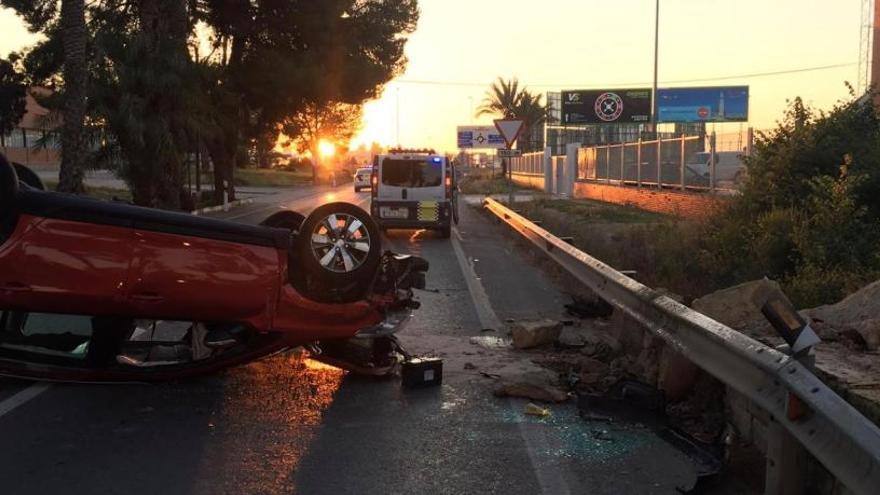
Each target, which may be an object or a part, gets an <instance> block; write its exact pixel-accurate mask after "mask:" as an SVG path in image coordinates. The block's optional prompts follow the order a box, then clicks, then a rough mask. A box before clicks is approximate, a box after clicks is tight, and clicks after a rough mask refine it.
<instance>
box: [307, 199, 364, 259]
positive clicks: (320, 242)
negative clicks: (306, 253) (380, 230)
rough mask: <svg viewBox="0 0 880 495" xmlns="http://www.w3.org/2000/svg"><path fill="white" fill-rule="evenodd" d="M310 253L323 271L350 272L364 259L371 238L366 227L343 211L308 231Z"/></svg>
mask: <svg viewBox="0 0 880 495" xmlns="http://www.w3.org/2000/svg"><path fill="white" fill-rule="evenodd" d="M311 247H312V255H314V256H315V259H317V260H318V263H320V264H321V266H323V267H324V268H325V269H326V270H329V271H331V272H334V273H351V272H353V271H355V270H357V269H358V268H360V267H361V265H363V264H364V262H365V261H366V260H367V257H368V255H369V254H370V247H371V238H370V232H369V230H368V229H367V226H366V225H365V224H364V223H363V222H361V221H360V220H359V219H357V218H355V217H354V216H352V215H348V214H345V213H335V214H331V215H328V216H327V217H325V218H324V219H323V220H322V221H321V222H319V223H318V224H317V225H316V226H315V228H314V229H313V230H312V233H311Z"/></svg>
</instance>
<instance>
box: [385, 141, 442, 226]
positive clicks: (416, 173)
mask: <svg viewBox="0 0 880 495" xmlns="http://www.w3.org/2000/svg"><path fill="white" fill-rule="evenodd" d="M455 179H456V178H455V169H454V167H453V165H452V163H451V162H450V161H449V160H448V159H447V158H446V157H445V156H443V155H438V154H437V153H435V152H434V150H390V152H389V154H387V155H376V156H375V157H373V173H372V175H371V177H370V184H371V191H372V197H371V198H372V200H371V206H370V212H371V214H372V216H373V219H374V220H375V221H376V222H377V223H378V224H379V226H380V227H381V228H382V230H388V229H432V230H436V231H438V232H439V233H440V235H441V236H442V237H444V238H447V237H449V235H450V232H451V230H452V223H453V222H456V223H457V222H458V193H457V190H456V189H457V187H456V180H455Z"/></svg>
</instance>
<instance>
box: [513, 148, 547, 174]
mask: <svg viewBox="0 0 880 495" xmlns="http://www.w3.org/2000/svg"><path fill="white" fill-rule="evenodd" d="M510 167H511V171H513V172H514V173H517V174H533V175H541V176H543V175H544V152H543V151H538V152H536V153H525V154H523V155H522V156H520V157H518V158H512V159H511V160H510Z"/></svg>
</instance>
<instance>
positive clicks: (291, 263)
mask: <svg viewBox="0 0 880 495" xmlns="http://www.w3.org/2000/svg"><path fill="white" fill-rule="evenodd" d="M305 221H306V217H305V216H304V215H303V214H302V213H298V212H295V211H293V210H284V211H279V212H277V213H274V214H272V215H270V216H269V217H268V218H266V219H265V220H263V221H262V222H260V225H262V226H264V227H272V228H276V229H287V230H289V231H290V232H291V235H292V236H293V237H292V239H296V238H297V236H299V230H300V228H301V227H302V224H303V222H305ZM287 252H288V256H287V279H288V280H290V283H291V284H292V285H293V287H294V288H296V289H297V290H300V291H301V290H303V289H304V287H305V283H306V280H305V277H304V276H303V271H302V268H301V267H300V266H299V258H300V256H299V255H298V254H297V246H296V241H292V242H291V246H290V247H289V248H288V250H287Z"/></svg>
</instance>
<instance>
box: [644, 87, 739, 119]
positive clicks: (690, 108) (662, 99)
mask: <svg viewBox="0 0 880 495" xmlns="http://www.w3.org/2000/svg"><path fill="white" fill-rule="evenodd" d="M747 120H749V87H748V86H723V87H715V88H667V89H658V90H657V122H685V123H687V122H746V121H747Z"/></svg>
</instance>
